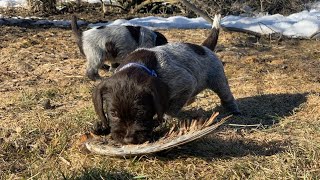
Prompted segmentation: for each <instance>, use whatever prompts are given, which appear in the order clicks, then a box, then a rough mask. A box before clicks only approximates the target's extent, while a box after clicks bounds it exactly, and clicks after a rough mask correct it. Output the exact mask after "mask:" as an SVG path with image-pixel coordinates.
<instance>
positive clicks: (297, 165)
mask: <svg viewBox="0 0 320 180" xmlns="http://www.w3.org/2000/svg"><path fill="white" fill-rule="evenodd" d="M161 32H162V33H164V34H165V35H166V36H167V37H168V39H169V40H170V41H171V42H174V41H183V42H191V43H197V44H199V43H201V42H202V40H203V39H204V37H205V35H206V33H208V31H207V30H166V31H161ZM0 42H1V43H0V49H1V50H0V92H1V93H0V100H1V101H0V179H28V178H35V179H134V178H135V179H145V178H147V179H247V178H250V179H302V178H305V179H319V178H320V75H319V74H320V50H319V46H320V43H319V41H309V40H284V41H281V42H276V41H269V40H266V39H264V40H261V41H259V42H256V39H254V38H253V37H250V36H247V35H242V34H238V33H226V32H222V33H221V36H220V39H219V45H218V48H217V51H218V52H217V54H218V56H219V57H220V58H221V59H222V60H223V61H224V62H225V71H226V74H227V76H228V79H229V83H230V86H231V88H232V91H233V93H234V95H235V97H236V98H237V100H238V103H239V106H240V109H241V110H242V112H243V115H242V116H239V117H232V118H231V119H230V121H229V122H228V123H227V124H225V125H224V126H223V127H222V128H220V129H219V131H218V132H216V133H214V134H212V135H209V136H207V137H205V138H203V139H201V140H198V141H196V142H193V143H190V144H188V145H185V146H182V147H180V148H176V149H173V150H170V151H168V152H163V153H159V154H157V155H148V156H143V157H136V158H130V159H124V158H123V159H121V158H109V157H105V156H99V155H94V154H90V153H87V152H83V151H80V150H79V148H78V143H77V142H78V139H79V137H80V135H81V134H83V133H85V132H87V131H88V129H89V128H90V127H91V123H93V122H94V121H95V120H96V119H97V116H96V115H95V113H94V111H93V106H92V103H91V91H92V88H93V87H94V85H95V83H93V82H91V81H89V80H88V79H87V78H86V77H84V69H85V60H84V59H83V58H82V57H81V56H80V54H79V51H78V49H77V47H76V45H75V43H74V41H73V39H72V36H71V31H70V30H66V29H59V28H37V27H30V28H22V27H10V26H1V31H0ZM108 75H110V74H107V76H108ZM45 101H50V105H49V106H47V108H49V109H45V108H44V105H43V103H44V102H45ZM213 111H221V114H222V116H223V115H224V112H223V110H222V108H221V107H220V103H219V100H218V98H217V96H216V95H215V94H214V93H212V92H210V91H204V92H203V93H201V94H200V95H198V97H197V99H196V102H194V103H192V104H191V105H189V106H188V107H186V108H185V109H184V112H183V115H185V117H186V118H196V117H198V116H203V115H204V116H209V115H210V114H211V113H212V112H213ZM248 125H251V126H248Z"/></svg>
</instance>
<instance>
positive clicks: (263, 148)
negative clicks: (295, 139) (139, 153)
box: [157, 94, 307, 160]
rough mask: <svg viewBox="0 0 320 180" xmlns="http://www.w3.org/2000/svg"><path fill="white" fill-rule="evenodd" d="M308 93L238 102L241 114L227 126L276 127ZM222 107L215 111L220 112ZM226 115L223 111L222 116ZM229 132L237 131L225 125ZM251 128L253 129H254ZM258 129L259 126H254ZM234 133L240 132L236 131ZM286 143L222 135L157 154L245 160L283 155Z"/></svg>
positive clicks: (205, 114) (255, 97)
mask: <svg viewBox="0 0 320 180" xmlns="http://www.w3.org/2000/svg"><path fill="white" fill-rule="evenodd" d="M306 95H307V94H267V95H259V96H253V97H246V98H241V99H238V104H239V107H240V109H241V111H242V115H240V116H236V117H231V118H230V120H229V121H228V122H227V123H226V124H230V123H234V124H239V125H248V124H261V125H262V126H264V127H267V126H270V125H273V124H276V123H278V122H279V120H281V119H282V118H284V117H286V116H290V115H291V114H292V113H293V111H294V110H295V109H296V108H298V107H299V106H300V105H301V104H302V103H304V102H306ZM221 109H222V108H221V107H218V108H217V109H214V111H221ZM212 112H213V111H210V112H207V111H204V110H203V109H197V110H189V111H185V112H183V113H182V116H187V115H188V114H189V115H190V116H193V118H194V117H195V116H197V115H199V114H202V115H204V116H207V117H209V116H210V115H211V114H212ZM223 116H226V113H225V112H224V113H223V112H222V113H221V117H223ZM225 128H226V129H230V128H231V129H234V128H235V127H232V126H225ZM251 128H252V127H251ZM254 128H255V129H256V128H257V127H254ZM234 131H237V130H236V129H234ZM288 143H289V142H287V141H286V140H283V141H282V140H281V141H279V140H277V141H268V142H261V141H252V140H250V139H248V140H246V139H245V138H242V137H241V135H237V136H235V137H227V138H222V137H219V136H210V135H209V136H207V137H206V138H203V139H200V140H198V141H196V142H193V143H190V144H187V145H184V146H181V147H179V148H175V149H172V150H169V151H167V152H161V153H159V154H157V155H158V156H160V157H163V158H165V159H166V158H169V159H175V158H181V157H190V156H193V157H200V158H203V159H206V160H212V159H213V158H229V157H242V156H246V155H260V156H270V155H274V154H277V153H280V152H282V151H283V150H284V148H285V147H286V146H287V145H288Z"/></svg>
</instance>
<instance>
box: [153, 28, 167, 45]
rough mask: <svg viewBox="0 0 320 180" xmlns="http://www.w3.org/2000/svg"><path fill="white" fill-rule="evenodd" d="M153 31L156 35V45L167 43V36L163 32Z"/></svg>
mask: <svg viewBox="0 0 320 180" xmlns="http://www.w3.org/2000/svg"><path fill="white" fill-rule="evenodd" d="M154 33H156V35H157V37H156V44H155V45H156V46H160V45H164V44H167V43H168V40H167V38H166V37H165V36H164V35H163V34H161V33H159V32H157V31H154Z"/></svg>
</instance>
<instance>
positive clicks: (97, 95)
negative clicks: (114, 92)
mask: <svg viewBox="0 0 320 180" xmlns="http://www.w3.org/2000/svg"><path fill="white" fill-rule="evenodd" d="M107 83H108V81H107V80H104V81H102V82H100V83H99V84H98V86H97V87H95V88H94V90H93V96H92V101H93V105H94V110H95V112H96V113H97V115H98V117H99V119H100V120H101V122H102V124H103V126H104V127H103V129H104V130H106V131H108V132H110V127H109V119H108V117H107V116H106V114H105V113H104V111H103V94H104V93H106V92H107Z"/></svg>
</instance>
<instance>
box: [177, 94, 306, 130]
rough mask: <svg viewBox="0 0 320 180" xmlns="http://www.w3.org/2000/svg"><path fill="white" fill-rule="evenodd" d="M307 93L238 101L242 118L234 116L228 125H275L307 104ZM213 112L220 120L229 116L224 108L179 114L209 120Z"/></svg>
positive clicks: (258, 97)
mask: <svg viewBox="0 0 320 180" xmlns="http://www.w3.org/2000/svg"><path fill="white" fill-rule="evenodd" d="M306 96H307V93H304V94H265V95H258V96H252V97H246V98H240V99H237V103H238V106H239V109H240V111H241V115H240V116H233V117H232V118H230V120H229V121H228V122H227V123H236V124H241V125H250V124H261V125H273V124H276V123H278V122H279V120H280V119H281V118H284V117H286V116H290V115H291V114H292V113H293V111H294V110H295V109H296V108H298V107H299V106H300V105H301V104H302V103H304V102H306V100H307V98H306ZM213 112H220V116H219V117H220V118H222V117H225V116H226V115H228V112H226V111H225V110H224V109H223V107H216V108H214V109H213V110H212V111H205V110H203V109H201V108H200V109H191V110H186V111H183V112H181V113H180V114H179V118H181V119H185V118H187V119H197V118H199V117H206V118H209V117H210V115H211V114H212V113H213Z"/></svg>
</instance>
